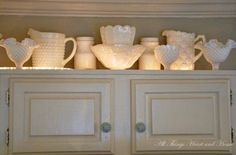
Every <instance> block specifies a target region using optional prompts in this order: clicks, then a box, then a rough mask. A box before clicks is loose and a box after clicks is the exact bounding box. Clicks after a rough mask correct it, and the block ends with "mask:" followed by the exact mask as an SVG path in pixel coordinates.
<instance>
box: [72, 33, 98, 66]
mask: <svg viewBox="0 0 236 155" xmlns="http://www.w3.org/2000/svg"><path fill="white" fill-rule="evenodd" d="M93 44H94V39H93V37H77V51H76V54H75V57H74V67H75V69H96V57H95V56H94V54H93V53H92V51H91V49H90V48H91V46H92V45H93Z"/></svg>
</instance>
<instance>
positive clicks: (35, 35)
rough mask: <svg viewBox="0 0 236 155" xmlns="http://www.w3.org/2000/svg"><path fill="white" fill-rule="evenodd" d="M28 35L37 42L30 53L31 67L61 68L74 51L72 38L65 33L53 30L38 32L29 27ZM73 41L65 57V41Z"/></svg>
mask: <svg viewBox="0 0 236 155" xmlns="http://www.w3.org/2000/svg"><path fill="white" fill-rule="evenodd" d="M28 34H29V35H30V37H31V38H32V39H33V40H35V41H36V42H37V43H38V44H39V48H37V49H35V51H34V53H33V55H32V62H33V67H50V68H51V67H52V68H58V67H59V68H61V67H64V65H65V64H66V63H67V62H68V61H70V60H71V59H72V58H73V56H74V55H75V53H76V47H77V44H76V41H75V39H74V38H66V37H65V34H62V33H53V32H39V31H36V30H33V29H29V31H28ZM68 41H72V42H73V49H72V52H71V54H70V55H69V56H68V57H67V58H66V59H65V58H64V57H65V45H66V42H68Z"/></svg>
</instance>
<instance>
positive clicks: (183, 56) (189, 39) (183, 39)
mask: <svg viewBox="0 0 236 155" xmlns="http://www.w3.org/2000/svg"><path fill="white" fill-rule="evenodd" d="M162 35H163V36H166V37H167V44H170V45H174V46H176V47H177V48H178V49H179V57H178V59H177V60H176V61H175V62H174V63H173V64H172V65H171V66H170V68H171V70H193V69H194V63H195V62H196V61H197V60H198V59H199V58H200V57H201V55H202V52H200V53H198V54H197V55H195V49H198V47H197V46H195V45H196V44H197V42H199V41H201V40H202V41H203V42H205V40H206V39H205V36H204V35H198V36H197V37H195V34H194V33H186V32H181V31H174V30H166V31H164V32H163V33H162Z"/></svg>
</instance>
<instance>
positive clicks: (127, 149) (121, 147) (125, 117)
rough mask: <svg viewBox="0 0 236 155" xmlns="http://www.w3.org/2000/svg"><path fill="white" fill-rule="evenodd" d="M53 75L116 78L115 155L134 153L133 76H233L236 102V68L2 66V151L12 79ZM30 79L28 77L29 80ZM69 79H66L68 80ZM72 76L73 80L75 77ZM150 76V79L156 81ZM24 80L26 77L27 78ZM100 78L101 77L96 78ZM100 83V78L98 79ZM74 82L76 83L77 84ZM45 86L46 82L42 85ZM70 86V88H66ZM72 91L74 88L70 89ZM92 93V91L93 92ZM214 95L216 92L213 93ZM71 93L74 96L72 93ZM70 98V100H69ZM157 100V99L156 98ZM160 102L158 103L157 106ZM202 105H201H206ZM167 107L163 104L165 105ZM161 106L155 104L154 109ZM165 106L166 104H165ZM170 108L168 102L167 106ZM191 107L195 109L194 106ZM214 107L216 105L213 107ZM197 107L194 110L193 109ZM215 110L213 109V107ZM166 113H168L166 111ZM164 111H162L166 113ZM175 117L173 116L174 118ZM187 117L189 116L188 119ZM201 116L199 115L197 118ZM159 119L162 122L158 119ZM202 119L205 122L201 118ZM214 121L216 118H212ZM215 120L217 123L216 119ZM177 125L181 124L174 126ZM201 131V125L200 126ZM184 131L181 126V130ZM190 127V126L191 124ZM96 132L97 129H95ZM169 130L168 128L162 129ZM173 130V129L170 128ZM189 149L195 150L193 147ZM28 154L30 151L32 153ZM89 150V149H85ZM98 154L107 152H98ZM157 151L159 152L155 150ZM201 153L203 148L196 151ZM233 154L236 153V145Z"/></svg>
mask: <svg viewBox="0 0 236 155" xmlns="http://www.w3.org/2000/svg"><path fill="white" fill-rule="evenodd" d="M16 77H17V78H21V79H27V80H28V79H34V78H36V79H40V80H43V79H45V78H46V79H52V81H57V80H60V79H67V80H68V79H70V80H72V79H73V80H78V79H104V78H105V79H113V82H114V85H113V86H114V94H115V95H114V107H113V108H114V109H113V110H114V113H113V116H114V122H113V123H114V124H113V125H112V127H113V128H112V132H113V134H114V139H113V140H112V141H113V142H114V155H131V144H132V142H131V140H132V138H131V130H135V129H134V128H133V126H130V125H131V124H130V122H131V112H132V111H133V110H131V89H130V88H131V80H143V79H146V80H147V79H152V80H166V79H169V80H178V79H185V80H186V79H189V80H199V79H204V80H206V79H207V80H209V79H214V80H228V79H230V80H231V82H230V86H231V89H232V90H233V103H236V100H235V99H236V98H235V96H236V82H235V81H236V72H235V71H137V70H127V71H110V70H94V71H91V70H89V71H74V70H64V71H62V70H41V71H40V70H0V79H1V80H0V84H1V85H0V88H1V98H0V100H1V103H0V106H1V109H0V116H1V117H0V133H1V137H0V155H7V147H6V145H5V142H4V138H5V137H4V131H5V129H6V128H7V127H8V108H7V105H6V102H5V92H6V90H7V89H8V88H9V82H8V79H9V78H11V79H16ZM27 80H26V81H27ZM67 80H66V81H67ZM73 80H72V81H73ZM152 80H150V81H152ZM23 81H24V80H23ZM95 81H97V80H95ZM95 83H96V82H95ZM73 86H74V85H73ZM41 88H43V86H42V87H41ZM65 90H68V91H69V89H66V88H65ZM70 91H71V90H70ZM90 93H91V92H90ZM199 95H200V96H204V95H203V94H201V93H200V94H198V96H199ZM205 95H206V96H208V98H207V99H205V98H204V102H206V103H207V104H206V105H207V106H205V105H202V106H203V107H206V108H208V109H211V108H210V107H211V106H212V104H211V103H212V99H211V98H209V96H211V93H206V94H205ZM213 96H214V95H213ZM70 97H71V96H70ZM68 101H69V100H68ZM154 102H156V101H155V100H154ZM155 106H157V105H155V104H154V107H155ZM202 106H199V107H198V108H200V109H201V108H202ZM162 107H163V106H162ZM156 108H157V107H155V108H154V110H155V109H156ZM163 108H164V107H163ZM166 110H168V106H167V107H166ZM190 110H192V109H191V108H190ZM205 110H206V109H205ZM211 110H212V109H211ZM192 111H193V110H192ZM231 111H232V114H231V118H236V109H235V104H233V106H232V109H231ZM210 113H213V111H210ZM162 114H163V115H166V114H165V113H163V112H162ZM162 114H161V115H162ZM203 114H204V115H205V117H208V119H207V120H204V121H205V122H210V119H211V118H210V115H209V114H207V113H206V112H203ZM153 115H154V116H158V114H153ZM170 120H171V119H169V121H170ZM186 120H187V119H186ZM197 120H198V119H197V118H196V121H197ZM154 123H155V121H154ZM157 123H158V122H157ZM201 123H202V122H201ZM211 123H212V122H211ZM213 124H214V123H213ZM232 125H233V127H234V128H236V119H232ZM174 127H176V128H175V130H177V127H181V126H178V125H177V126H174ZM201 128H202V129H201V131H202V132H207V131H210V128H211V126H210V125H209V126H205V127H201ZM158 129H162V128H161V127H160V128H159V127H157V129H156V130H157V131H158ZM198 129H199V130H198V131H200V127H199V128H198ZM180 131H181V130H180ZM188 131H190V129H189V128H188ZM95 132H96V130H95ZM162 132H165V130H162ZM169 132H170V131H169ZM157 133H158V132H157ZM167 153H172V154H175V155H176V154H177V153H179V154H182V153H181V152H180V151H175V152H174V153H173V152H172V151H169V152H168V151H167ZM189 153H193V152H192V151H189ZM217 153H218V154H222V152H220V151H219V152H215V154H217ZM28 154H29V155H36V154H37V153H28ZM28 154H27V155H28ZM43 154H44V155H50V154H51V153H43ZM52 154H53V155H56V154H60V155H69V154H77V153H76V152H61V153H60V152H57V153H52ZM84 154H86V153H84ZM97 154H104V153H99V152H98V153H97ZM154 154H156V153H154ZM196 154H199V152H196ZM233 154H234V155H235V154H236V148H235V145H234V146H233ZM19 155H26V154H25V153H20V154H19Z"/></svg>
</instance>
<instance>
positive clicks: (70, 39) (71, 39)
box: [62, 38, 77, 67]
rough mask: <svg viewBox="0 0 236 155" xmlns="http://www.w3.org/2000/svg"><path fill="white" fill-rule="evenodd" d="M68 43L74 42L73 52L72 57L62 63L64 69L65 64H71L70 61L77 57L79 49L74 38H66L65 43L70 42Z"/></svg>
mask: <svg viewBox="0 0 236 155" xmlns="http://www.w3.org/2000/svg"><path fill="white" fill-rule="evenodd" d="M68 41H72V42H73V50H72V52H71V54H70V56H68V58H66V59H64V60H63V61H62V66H63V67H64V66H65V64H66V63H67V62H69V61H70V60H71V59H72V58H73V57H74V55H75V53H76V48H77V43H76V41H75V39H74V38H66V39H65V41H64V42H65V44H66V42H68Z"/></svg>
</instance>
